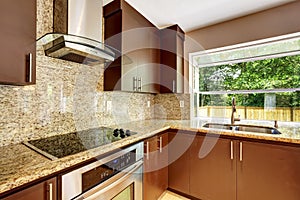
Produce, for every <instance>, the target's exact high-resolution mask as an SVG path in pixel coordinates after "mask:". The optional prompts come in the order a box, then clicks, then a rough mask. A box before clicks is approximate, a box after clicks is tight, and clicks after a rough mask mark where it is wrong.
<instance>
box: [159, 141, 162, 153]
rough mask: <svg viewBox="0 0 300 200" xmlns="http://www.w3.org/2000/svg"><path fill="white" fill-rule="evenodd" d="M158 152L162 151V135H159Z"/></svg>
mask: <svg viewBox="0 0 300 200" xmlns="http://www.w3.org/2000/svg"><path fill="white" fill-rule="evenodd" d="M159 153H162V137H159Z"/></svg>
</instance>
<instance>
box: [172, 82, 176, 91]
mask: <svg viewBox="0 0 300 200" xmlns="http://www.w3.org/2000/svg"><path fill="white" fill-rule="evenodd" d="M172 92H175V80H173V83H172Z"/></svg>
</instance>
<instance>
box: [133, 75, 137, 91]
mask: <svg viewBox="0 0 300 200" xmlns="http://www.w3.org/2000/svg"><path fill="white" fill-rule="evenodd" d="M136 80H137V78H136V77H135V76H134V77H133V91H136V90H137V85H136V84H137V83H136Z"/></svg>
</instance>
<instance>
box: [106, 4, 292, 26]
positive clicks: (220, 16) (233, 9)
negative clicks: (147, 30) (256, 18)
mask: <svg viewBox="0 0 300 200" xmlns="http://www.w3.org/2000/svg"><path fill="white" fill-rule="evenodd" d="M104 1H111V0H104ZM126 1H127V2H128V3H129V4H130V5H131V6H133V7H134V8H135V9H136V10H138V11H139V12H140V13H142V14H143V15H144V16H145V17H146V18H147V19H148V20H149V21H151V22H152V23H153V24H154V25H156V26H157V27H158V28H163V27H166V26H170V25H174V24H178V25H179V26H180V27H181V28H182V29H183V30H184V31H185V32H188V31H191V30H194V29H197V28H201V27H205V26H208V25H212V24H216V23H219V22H223V21H227V20H230V19H234V18H237V17H241V16H245V15H248V14H251V13H255V12H258V11H262V10H265V9H268V8H272V7H275V6H278V5H281V4H285V3H288V2H291V1H293V0H126Z"/></svg>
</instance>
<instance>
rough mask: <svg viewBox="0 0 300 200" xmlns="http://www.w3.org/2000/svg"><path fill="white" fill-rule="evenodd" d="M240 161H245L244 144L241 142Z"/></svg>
mask: <svg viewBox="0 0 300 200" xmlns="http://www.w3.org/2000/svg"><path fill="white" fill-rule="evenodd" d="M240 161H241V162H242V161H243V142H240Z"/></svg>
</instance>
